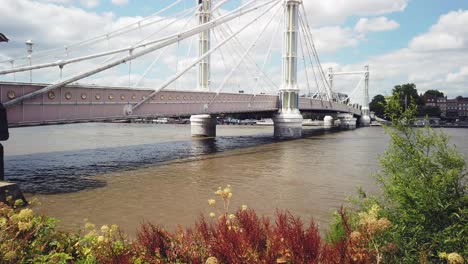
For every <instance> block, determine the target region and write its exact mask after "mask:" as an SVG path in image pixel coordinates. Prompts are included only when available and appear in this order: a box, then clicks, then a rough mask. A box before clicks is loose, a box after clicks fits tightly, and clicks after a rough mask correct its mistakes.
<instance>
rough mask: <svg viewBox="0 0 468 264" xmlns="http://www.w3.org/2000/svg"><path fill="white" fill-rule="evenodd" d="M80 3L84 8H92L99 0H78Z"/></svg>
mask: <svg viewBox="0 0 468 264" xmlns="http://www.w3.org/2000/svg"><path fill="white" fill-rule="evenodd" d="M80 3H81V4H82V5H83V6H84V7H86V8H94V7H96V6H98V5H99V0H80Z"/></svg>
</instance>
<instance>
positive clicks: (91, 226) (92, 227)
mask: <svg viewBox="0 0 468 264" xmlns="http://www.w3.org/2000/svg"><path fill="white" fill-rule="evenodd" d="M85 228H86V229H88V230H94V229H95V228H96V226H95V225H94V224H91V223H86V224H85Z"/></svg>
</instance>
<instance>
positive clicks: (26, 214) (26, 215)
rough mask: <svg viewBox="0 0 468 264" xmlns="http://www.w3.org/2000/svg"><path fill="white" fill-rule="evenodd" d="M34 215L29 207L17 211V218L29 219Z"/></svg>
mask: <svg viewBox="0 0 468 264" xmlns="http://www.w3.org/2000/svg"><path fill="white" fill-rule="evenodd" d="M33 216H34V213H33V211H32V210H31V209H29V208H26V209H23V210H21V211H20V212H19V214H18V220H20V221H21V220H29V219H31V218H33Z"/></svg>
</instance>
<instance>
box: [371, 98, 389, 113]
mask: <svg viewBox="0 0 468 264" xmlns="http://www.w3.org/2000/svg"><path fill="white" fill-rule="evenodd" d="M386 105H387V101H386V100H385V97H384V96H383V95H381V94H378V95H376V96H374V98H372V101H371V102H370V103H369V108H370V111H372V112H374V113H375V115H376V116H378V117H382V118H383V117H384V115H385V106H386Z"/></svg>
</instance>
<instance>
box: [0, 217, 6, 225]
mask: <svg viewBox="0 0 468 264" xmlns="http://www.w3.org/2000/svg"><path fill="white" fill-rule="evenodd" d="M6 223H7V219H6V218H5V217H0V227H3V226H5V225H6Z"/></svg>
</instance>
